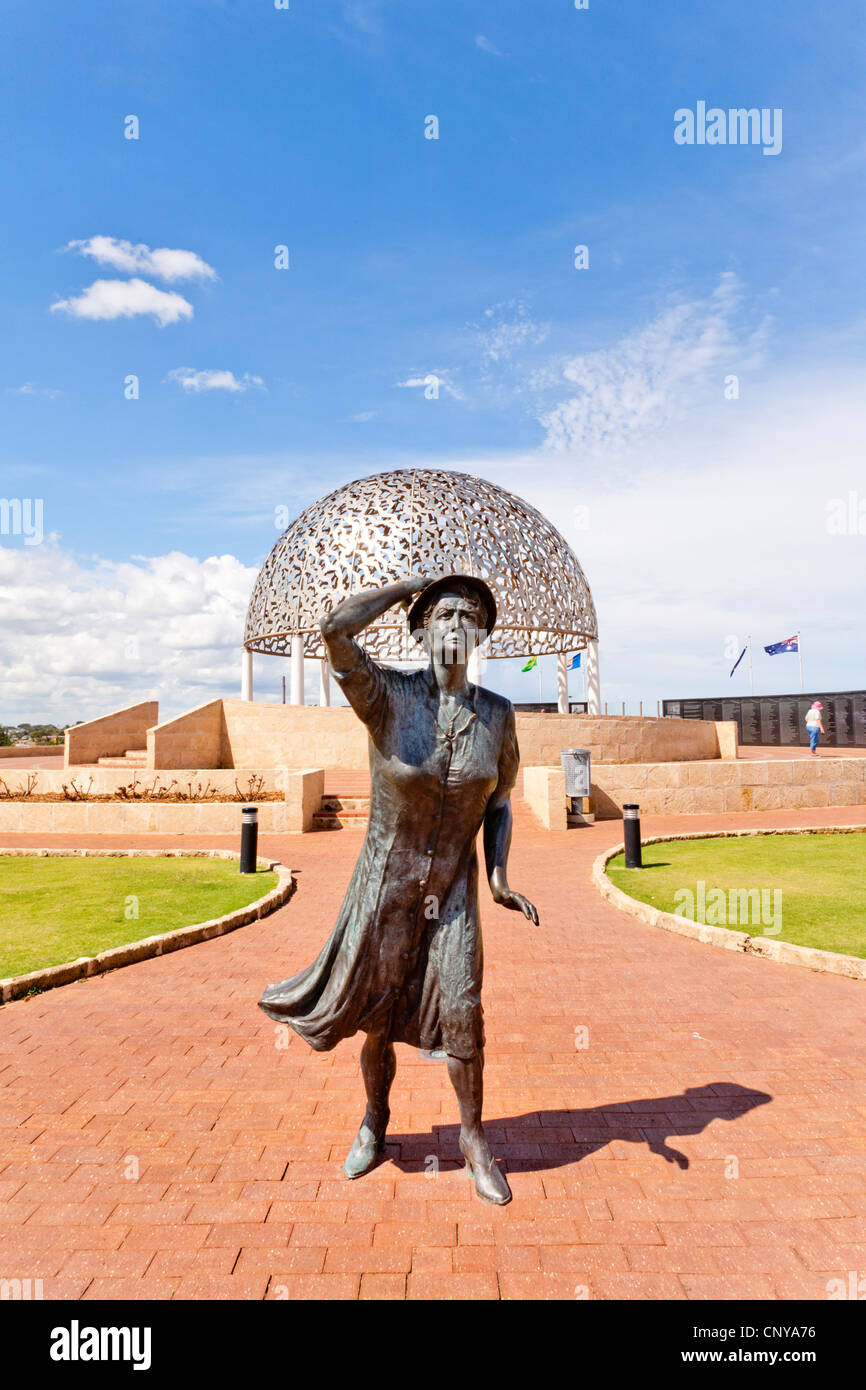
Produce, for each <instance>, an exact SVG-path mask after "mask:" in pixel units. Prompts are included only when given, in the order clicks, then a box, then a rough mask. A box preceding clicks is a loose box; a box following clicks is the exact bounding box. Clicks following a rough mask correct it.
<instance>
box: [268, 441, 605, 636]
mask: <svg viewBox="0 0 866 1390" xmlns="http://www.w3.org/2000/svg"><path fill="white" fill-rule="evenodd" d="M437 573H464V574H472V575H475V576H476V577H477V578H479V579H484V580H485V581H486V582H487V583H488V584H489V585H490V587H491V588H492V589H493V591H494V593H495V595H496V602H497V605H498V609H499V617H498V620H497V624H496V629H495V631H494V633H493V635H492V637H491V638H490V639H489V641H488V644H487V655H488V656H490V657H508V656H511V657H515V656H527V655H530V654H532V653H536V654H538V655H545V654H548V653H561V652H573V651H576V650H579V649H581V648H583V647H586V646H587V644H588V643H589V642H591V641H595V640H596V638H597V636H598V627H597V621H596V616H595V607H594V605H593V601H592V595H591V593H590V591H589V585H588V584H587V582H586V578H585V576H584V573H583V571H582V569H581V568H580V565H579V563H578V561H577V557H576V555H575V554H574V552H573V550H572V549H571V547H570V546H569V545H568V543H567V542H566V541H565V540H564V539H563V537H562V536H561V535H560V534H559V532H558V531H557V530H556V528H555V527H554V526H552V525H551V524H550V522H549V521H548V520H547V519H546V518H545V517H543V516H542V515H541V513H540V512H539V511H536V509H535V507H531V506H529V504H528V503H527V502H524V501H523V500H522V499H521V498H519V497H515V495H514V494H513V493H511V492H506V490H505V489H504V488H501V487H498V486H497V484H496V483H490V482H487V481H486V480H485V479H483V478H475V477H472V476H471V475H470V474H468V473H454V472H449V471H445V470H443V469H432V468H431V469H426V468H407V469H398V470H397V471H395V472H391V473H374V474H373V475H372V476H371V477H369V478H360V479H358V481H356V482H352V483H348V484H346V486H344V487H341V488H337V490H336V491H335V492H331V493H329V494H328V496H327V497H323V498H322V499H321V500H320V501H319V502H316V503H314V504H313V506H311V507H308V508H307V509H306V511H304V512H302V513H301V515H300V516H299V517H298V518H297V520H296V521H293V522H292V524H291V526H289V527H288V529H287V530H286V531H285V532H284V533H283V535H282V536H281V537H280V539H279V540H278V541H277V543H276V545H275V546H274V548H273V550H272V551H271V553H270V555H269V556H268V558H267V560H266V561H265V563H264V565H263V566H262V568H261V570H260V571H259V575H258V578H257V580H256V583H255V585H254V587H253V592H252V596H251V598H250V604H249V609H248V611H247V620H246V628H245V632H244V646H245V647H246V649H247V651H251V652H268V653H271V654H273V655H277V656H284V655H288V654H289V653H290V652H291V648H292V638H293V637H294V636H300V637H301V639H302V641H303V651H304V655H305V656H308V657H323V656H324V655H325V647H324V643H323V642H322V637H321V633H320V632H319V617H320V615H321V614H322V613H323V612H326V611H327V610H329V609H330V608H332V607H333V606H334V604H335V603H337V602H339V600H340V599H343V598H345V597H346V596H347V595H348V594H352V593H357V592H358V591H359V590H361V589H373V588H376V587H377V586H378V585H381V584H386V583H388V582H389V581H391V580H395V579H399V578H401V577H403V576H405V575H408V574H431V575H432V574H437ZM363 640H364V646H365V647H366V649H367V650H368V651H369V652H370V654H371V655H372V656H374V657H376V658H377V659H379V660H384V661H401V660H412V659H413V658H417V657H418V655H419V649H418V647H417V645H416V642H415V640H414V639H413V638H411V637H410V635H409V630H408V626H407V622H406V613H405V612H404V610H403V609H402V608H399V609H391V610H390V611H389V612H387V613H385V614H384V615H383V617H382V618H380V619H379V620H378V621H377V622H376V623H375V624H373V625H372V626H371V627H369V628H367V629H366V631H365V633H364V639H363Z"/></svg>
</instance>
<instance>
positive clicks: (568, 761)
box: [560, 748, 592, 796]
mask: <svg viewBox="0 0 866 1390" xmlns="http://www.w3.org/2000/svg"><path fill="white" fill-rule="evenodd" d="M560 757H561V759H562V770H563V772H564V773H565V794H566V796H591V795H592V787H591V783H590V766H589V757H590V754H589V749H588V748H563V749H562V752H561V754H560Z"/></svg>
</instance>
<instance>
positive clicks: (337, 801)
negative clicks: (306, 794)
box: [319, 794, 370, 816]
mask: <svg viewBox="0 0 866 1390" xmlns="http://www.w3.org/2000/svg"><path fill="white" fill-rule="evenodd" d="M319 810H320V811H328V812H330V813H333V814H341V813H342V812H346V813H347V814H349V815H353V814H355V813H357V812H361V813H362V814H363V815H365V816H368V815H369V814H370V798H369V796H337V795H333V794H332V795H327V796H323V797H322V800H321V803H320V806H319Z"/></svg>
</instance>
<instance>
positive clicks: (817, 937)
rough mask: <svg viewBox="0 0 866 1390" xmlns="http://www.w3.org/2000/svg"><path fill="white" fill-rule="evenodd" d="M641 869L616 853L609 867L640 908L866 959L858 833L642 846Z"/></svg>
mask: <svg viewBox="0 0 866 1390" xmlns="http://www.w3.org/2000/svg"><path fill="white" fill-rule="evenodd" d="M643 862H644V868H643V869H626V868H624V867H623V856H622V855H621V854H619V855H617V856H616V858H614V859H612V860H611V861H610V863H609V864H608V868H607V871H608V874H609V876H610V880H611V882H612V883H614V884H615V885H616V887H617V888H620V889H622V891H623V892H624V893H628V894H629V896H630V897H632V898H637V899H639V901H640V902H644V903H650V904H651V905H652V906H653V907H657V908H660V909H661V910H662V911H664V912H675V913H677V914H678V916H680V917H690V918H691V919H692V920H693V921H701V922H707V923H709V924H710V925H713V926H720V927H729V928H730V929H731V930H732V931H747V932H749V934H750V935H751V936H760V935H764V934H766V935H767V936H769V937H770V938H773V937H775V939H776V940H778V941H791V942H793V943H795V944H796V945H798V946H817V947H818V948H819V949H820V950H823V951H841V952H843V953H844V954H845V955H849V956H861V957H866V834H864V833H863V832H861V831H851V832H843V833H840V834H836V835H784V834H780V835H754V836H752V835H749V836H743V837H742V838H738V839H720V840H712V839H707V840H671V841H668V842H666V843H663V844H656V845H646V846H644V850H643ZM701 885H703V886H702V887H701ZM713 890H722V891H721V892H718V891H717V892H715V893H714V892H713ZM731 890H740V892H739V893H732V891H731ZM742 890H747V891H749V897H748V899H747V898H746V896H745V894H744V892H743V891H742ZM744 909H745V911H744ZM744 918H745V920H744ZM768 927H769V930H768ZM775 927H780V930H778V931H777V930H774V928H775Z"/></svg>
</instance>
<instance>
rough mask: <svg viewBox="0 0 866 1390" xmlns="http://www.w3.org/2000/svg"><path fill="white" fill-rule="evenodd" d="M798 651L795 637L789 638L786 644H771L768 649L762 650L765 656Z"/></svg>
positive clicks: (798, 647) (798, 646)
mask: <svg viewBox="0 0 866 1390" xmlns="http://www.w3.org/2000/svg"><path fill="white" fill-rule="evenodd" d="M799 650H800V643H799V642H798V640H797V638H796V637H789V638H788V640H787V642H773V643H771V645H770V646H769V647H765V648H764V651H765V652H766V653H767V656H778V655H779V653H780V652H798V651H799Z"/></svg>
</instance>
